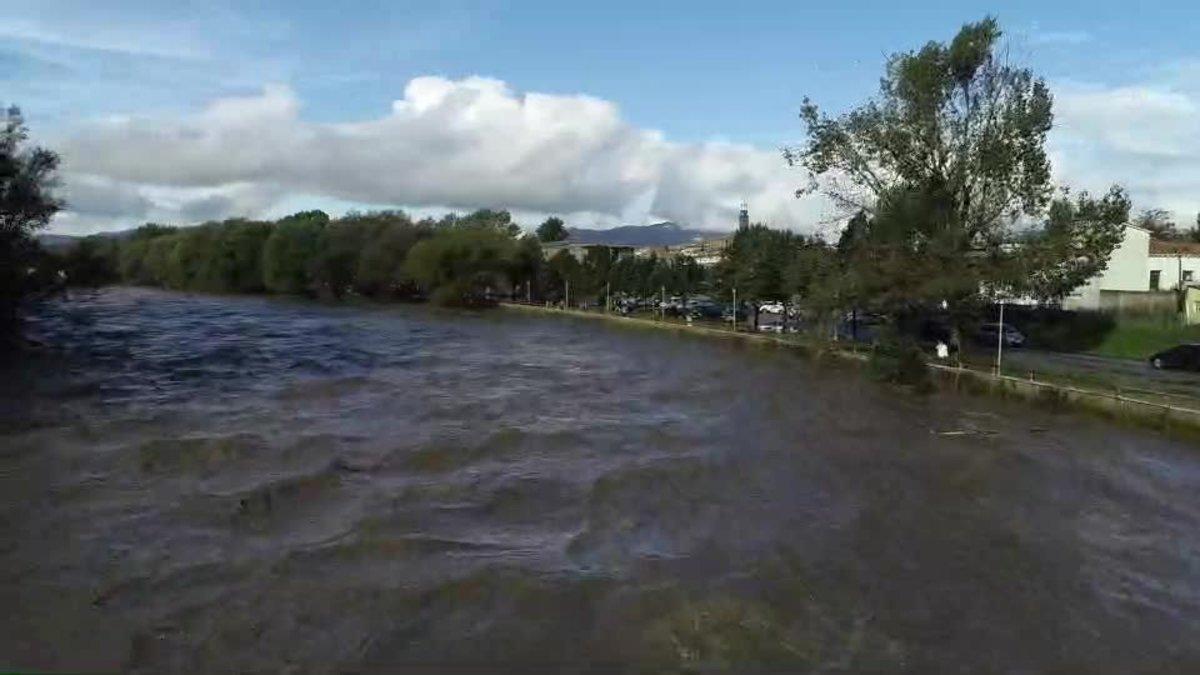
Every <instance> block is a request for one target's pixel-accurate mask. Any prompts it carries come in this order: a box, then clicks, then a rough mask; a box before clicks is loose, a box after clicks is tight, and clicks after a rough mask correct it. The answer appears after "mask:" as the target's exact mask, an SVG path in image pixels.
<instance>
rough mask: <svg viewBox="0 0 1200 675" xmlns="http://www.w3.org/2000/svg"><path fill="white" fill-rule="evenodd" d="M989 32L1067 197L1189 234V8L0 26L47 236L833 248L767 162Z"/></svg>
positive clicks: (502, 11)
mask: <svg viewBox="0 0 1200 675" xmlns="http://www.w3.org/2000/svg"><path fill="white" fill-rule="evenodd" d="M988 14H992V15H995V16H996V17H997V18H998V19H999V20H1000V22H1001V25H1002V27H1003V29H1004V31H1005V45H1006V49H1007V50H1008V53H1009V58H1010V60H1011V61H1013V62H1016V63H1019V64H1023V65H1027V66H1029V67H1031V68H1032V69H1033V70H1034V72H1035V73H1036V74H1038V75H1040V76H1042V77H1044V78H1045V79H1046V80H1047V82H1048V83H1049V84H1050V87H1051V90H1052V92H1053V94H1054V97H1055V115H1056V118H1055V122H1056V123H1055V128H1054V130H1053V131H1052V132H1051V136H1050V140H1049V149H1050V152H1051V157H1052V159H1053V161H1054V175H1055V180H1056V181H1057V182H1058V183H1059V184H1061V185H1063V186H1067V187H1070V188H1072V189H1073V190H1076V191H1078V190H1090V191H1092V192H1102V191H1104V190H1106V189H1107V188H1108V186H1110V185H1112V184H1114V183H1117V184H1121V185H1124V186H1125V187H1126V188H1127V189H1128V190H1129V191H1130V193H1131V196H1132V197H1133V199H1134V204H1135V209H1146V208H1164V209H1167V210H1169V211H1171V212H1172V213H1173V214H1174V216H1175V218H1176V220H1177V222H1179V223H1181V224H1182V225H1189V226H1190V225H1191V224H1193V222H1194V220H1195V218H1196V213H1197V212H1198V211H1200V46H1198V45H1197V43H1196V41H1195V26H1196V25H1200V3H1195V2H1194V1H1187V0H1177V1H1175V2H1164V3H1141V4H1140V5H1138V4H1134V3H1129V2H1128V1H1125V2H1120V3H1118V2H1105V1H1102V0H1096V1H1093V2H1079V3H1068V2H1046V1H1045V0H1041V1H1040V2H1023V1H1017V2H1014V1H1011V0H1010V1H1006V2H1004V3H993V4H985V3H979V2H972V1H970V0H966V1H960V2H954V3H946V2H937V1H934V0H910V1H909V2H906V3H895V2H886V3H885V2H846V3H805V2H796V1H795V0H791V1H790V2H750V3H728V2H726V3H715V2H699V3H697V2H653V1H651V2H647V1H646V0H641V1H640V2H624V1H622V0H613V1H610V2H605V3H564V2H561V1H557V2H521V1H519V0H516V1H509V2H500V1H497V2H469V3H468V2H455V1H453V0H451V1H447V2H437V3H433V2H429V3H397V2H352V1H346V2H328V0H322V1H320V2H313V1H310V0H288V1H283V2H275V1H265V2H219V1H216V0H214V1H210V2H194V3H193V2H171V3H162V2H158V1H155V0H108V1H106V2H103V3H97V2H94V1H90V2H78V1H75V0H67V1H60V0H34V1H26V0H6V1H5V2H4V3H0V103H4V104H16V105H19V106H20V107H21V109H22V112H23V113H24V116H25V118H26V121H27V123H28V125H29V128H30V132H31V135H32V138H33V139H34V141H35V142H37V143H38V144H41V145H44V146H47V147H50V148H52V149H55V150H57V151H58V152H59V153H60V154H61V156H62V159H63V163H62V168H61V186H60V188H59V190H60V194H61V195H62V196H63V197H64V199H65V201H66V203H67V208H66V209H65V210H64V211H63V212H62V213H60V214H59V215H58V216H56V218H55V220H54V222H53V223H52V226H51V231H52V232H59V233H67V234H84V233H91V232H97V231H104V230H115V229H125V228H128V227H133V226H136V225H138V224H141V223H143V222H148V221H155V222H166V223H173V224H188V223H194V222H202V221H205V220H211V219H222V218H227V217H235V216H245V217H262V218H268V217H278V216H281V215H285V214H287V213H290V212H294V211H298V210H303V209H310V208H320V209H324V210H326V211H328V212H330V213H331V214H333V215H337V214H340V213H343V212H345V211H347V210H350V209H360V210H365V209H372V208H404V209H406V210H409V211H411V212H414V213H416V214H418V215H437V214H440V213H444V212H446V211H450V210H457V211H466V210H470V209H474V208H481V207H489V208H504V209H508V210H510V211H512V212H513V213H514V215H515V216H516V217H517V219H518V220H519V221H520V222H523V223H526V224H529V225H532V224H536V222H537V221H538V220H539V219H541V218H543V217H545V216H546V215H549V214H557V215H562V216H564V217H565V218H566V219H567V221H568V223H569V224H572V225H576V226H586V227H610V226H614V225H618V224H645V223H649V222H655V221H657V220H662V219H669V220H673V221H676V222H679V223H681V224H684V225H688V226H691V227H697V228H705V229H729V228H731V227H733V225H734V224H735V222H736V212H737V209H738V206H739V205H740V204H741V202H743V201H745V202H747V203H748V205H749V208H750V211H751V215H752V218H753V219H754V220H756V221H762V222H765V223H768V224H771V225H774V226H777V227H788V228H792V229H796V230H800V231H821V230H822V229H824V228H829V227H836V225H835V223H836V220H837V216H839V215H840V214H839V213H837V212H836V210H835V209H833V208H832V207H831V206H830V205H829V204H827V203H826V202H824V201H823V200H822V199H820V198H819V197H812V196H809V197H804V198H801V199H798V198H796V197H795V190H796V188H798V187H801V186H802V185H803V184H804V182H805V176H804V175H803V174H802V173H801V172H800V171H799V170H797V169H793V168H789V167H788V166H787V165H786V163H785V162H784V161H783V159H782V157H781V153H780V149H781V148H783V147H786V146H789V145H795V144H797V143H798V142H799V141H801V140H802V139H803V137H804V128H803V126H802V124H801V123H800V121H799V120H798V118H797V112H798V110H799V107H800V104H801V102H802V100H803V99H804V97H805V96H808V97H811V98H812V99H813V100H814V101H815V102H817V103H818V104H819V105H821V106H822V107H823V108H825V109H827V110H829V111H830V112H833V113H837V112H842V111H845V110H847V109H849V108H851V107H853V106H855V105H857V104H859V103H862V102H864V101H866V100H867V99H868V98H869V97H871V96H872V95H873V94H874V93H875V92H876V90H877V87H878V81H879V77H880V75H881V73H882V68H883V64H884V62H885V60H886V59H887V56H888V55H889V54H892V53H896V52H900V51H906V50H911V49H915V48H918V47H920V46H921V45H922V44H924V43H925V42H927V41H929V40H935V39H936V40H949V39H950V38H952V37H953V35H954V33H955V32H956V31H957V29H958V27H959V26H961V25H962V24H963V23H966V22H969V21H975V20H978V19H980V18H981V17H983V16H985V15H988Z"/></svg>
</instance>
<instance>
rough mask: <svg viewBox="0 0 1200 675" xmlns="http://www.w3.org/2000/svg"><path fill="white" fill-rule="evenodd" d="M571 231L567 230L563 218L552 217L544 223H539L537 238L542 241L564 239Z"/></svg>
mask: <svg viewBox="0 0 1200 675" xmlns="http://www.w3.org/2000/svg"><path fill="white" fill-rule="evenodd" d="M569 234H570V233H569V232H567V227H566V225H564V224H563V221H562V218H558V217H550V218H547V219H546V221H545V222H544V223H542V224H541V225H538V228H537V238H538V240H539V241H542V242H546V243H549V242H552V241H562V240H564V239H566V238H567V236H568V235H569Z"/></svg>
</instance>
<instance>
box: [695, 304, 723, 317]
mask: <svg viewBox="0 0 1200 675" xmlns="http://www.w3.org/2000/svg"><path fill="white" fill-rule="evenodd" d="M688 313H689V314H691V316H692V318H695V319H720V318H721V315H722V314H724V312H723V311H722V308H721V306H720V305H718V304H717V303H715V302H696V303H693V304H692V305H691V307H690V308H689V310H688Z"/></svg>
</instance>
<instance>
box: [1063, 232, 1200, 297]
mask: <svg viewBox="0 0 1200 675" xmlns="http://www.w3.org/2000/svg"><path fill="white" fill-rule="evenodd" d="M1197 283H1200V244H1195V243H1191V242H1175V241H1161V240H1158V239H1154V238H1152V237H1151V236H1150V232H1149V231H1147V230H1143V229H1142V228H1140V227H1136V226H1133V225H1126V226H1125V237H1124V239H1123V240H1122V241H1121V243H1120V245H1118V246H1117V248H1116V249H1114V250H1113V253H1112V256H1111V257H1110V258H1109V259H1108V267H1107V268H1106V269H1105V270H1104V272H1103V273H1101V274H1099V275H1097V276H1095V277H1093V278H1092V279H1091V280H1090V281H1089V282H1088V283H1086V284H1084V285H1083V286H1081V287H1079V288H1078V289H1076V291H1075V292H1074V293H1073V294H1071V295H1069V296H1067V297H1066V298H1064V299H1063V307H1064V308H1066V309H1121V308H1124V307H1143V308H1147V309H1148V308H1150V306H1151V305H1161V306H1163V307H1166V306H1168V305H1169V303H1171V302H1174V294H1173V293H1167V291H1174V290H1176V289H1179V288H1186V287H1189V286H1192V285H1193V284H1197Z"/></svg>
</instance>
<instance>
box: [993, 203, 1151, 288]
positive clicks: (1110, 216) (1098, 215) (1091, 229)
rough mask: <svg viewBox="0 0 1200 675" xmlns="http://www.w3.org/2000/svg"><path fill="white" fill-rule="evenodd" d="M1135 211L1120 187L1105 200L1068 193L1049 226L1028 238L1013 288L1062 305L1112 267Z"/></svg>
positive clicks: (1049, 218)
mask: <svg viewBox="0 0 1200 675" xmlns="http://www.w3.org/2000/svg"><path fill="white" fill-rule="evenodd" d="M1129 206H1130V202H1129V197H1128V196H1127V195H1126V194H1125V193H1124V191H1122V190H1120V189H1118V188H1113V189H1112V190H1110V191H1109V192H1108V194H1106V195H1104V196H1103V197H1101V198H1099V199H1096V198H1093V197H1092V196H1091V195H1089V194H1088V193H1086V192H1082V193H1080V194H1079V195H1078V196H1077V197H1076V198H1075V199H1074V200H1071V199H1070V196H1069V195H1067V194H1066V193H1064V194H1063V195H1062V197H1060V198H1059V199H1057V200H1055V201H1054V202H1053V203H1052V204H1051V205H1050V209H1049V211H1048V214H1047V220H1046V223H1045V225H1044V226H1043V227H1042V228H1041V229H1038V230H1031V231H1030V232H1028V233H1027V236H1026V239H1025V241H1023V242H1022V243H1021V244H1022V250H1021V253H1022V255H1020V256H1019V257H1017V261H1018V264H1017V265H1015V266H1014V267H1013V268H1012V271H1013V274H1012V278H1011V279H1010V280H1009V282H1008V285H1009V286H1010V287H1012V288H1014V289H1018V290H1021V291H1024V292H1025V294H1027V295H1030V296H1032V297H1034V298H1037V299H1038V300H1040V301H1043V302H1053V301H1058V300H1061V299H1062V298H1063V297H1065V296H1067V295H1068V294H1070V293H1071V292H1072V291H1074V290H1075V289H1076V288H1079V287H1080V286H1082V285H1083V284H1085V283H1087V281H1088V279H1091V278H1092V277H1094V276H1096V275H1097V274H1099V273H1101V272H1103V271H1104V269H1105V268H1106V267H1107V266H1108V252H1111V251H1112V250H1113V249H1114V248H1116V247H1117V246H1118V245H1119V244H1120V243H1121V240H1122V239H1123V238H1124V236H1125V222H1126V221H1127V220H1128V218H1129Z"/></svg>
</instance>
